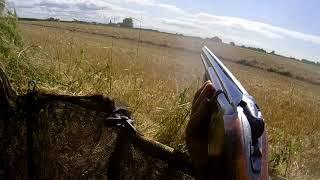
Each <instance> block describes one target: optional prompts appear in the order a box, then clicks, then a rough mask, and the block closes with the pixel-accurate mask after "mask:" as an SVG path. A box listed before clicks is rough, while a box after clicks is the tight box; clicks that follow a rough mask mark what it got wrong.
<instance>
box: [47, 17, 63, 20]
mask: <svg viewBox="0 0 320 180" xmlns="http://www.w3.org/2000/svg"><path fill="white" fill-rule="evenodd" d="M46 20H47V21H60V19H58V18H54V17H49V18H47V19H46Z"/></svg>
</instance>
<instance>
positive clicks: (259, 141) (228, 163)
mask: <svg viewBox="0 0 320 180" xmlns="http://www.w3.org/2000/svg"><path fill="white" fill-rule="evenodd" d="M201 59H202V61H203V64H204V67H205V80H206V81H207V80H210V81H211V82H212V84H213V86H214V87H215V89H216V94H215V95H214V97H213V98H212V99H211V101H210V102H211V105H212V108H211V109H212V113H211V119H210V120H211V122H210V126H209V133H208V142H209V143H208V156H209V165H208V168H209V173H211V174H209V177H215V178H217V177H219V179H268V145H267V138H266V137H267V136H266V132H265V123H264V119H263V117H262V113H261V111H260V108H259V106H258V105H257V103H256V101H255V99H254V98H253V97H252V96H251V95H249V93H248V92H247V91H246V90H245V89H244V87H243V86H242V85H241V83H240V82H239V81H238V80H237V79H236V78H235V77H234V76H233V75H232V73H231V72H230V71H229V70H228V69H227V68H226V66H225V65H224V64H223V63H222V62H221V61H220V60H219V58H217V56H215V55H214V54H213V53H212V52H211V51H210V50H209V49H208V48H207V47H206V46H205V47H203V48H202V53H201Z"/></svg>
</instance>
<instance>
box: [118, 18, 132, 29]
mask: <svg viewBox="0 0 320 180" xmlns="http://www.w3.org/2000/svg"><path fill="white" fill-rule="evenodd" d="M120 27H127V28H133V20H132V18H124V19H123V21H122V23H121V24H120Z"/></svg>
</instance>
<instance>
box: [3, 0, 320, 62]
mask: <svg viewBox="0 0 320 180" xmlns="http://www.w3.org/2000/svg"><path fill="white" fill-rule="evenodd" d="M9 5H10V6H13V7H15V8H16V10H17V13H18V16H19V17H34V18H48V17H57V18H60V19H64V20H73V19H77V20H84V21H95V22H109V21H110V20H113V21H121V20H122V19H123V18H125V17H133V18H134V24H135V26H136V27H140V26H141V27H143V28H152V29H157V30H160V31H166V32H172V33H182V34H184V35H191V36H200V37H203V38H205V37H213V36H219V37H220V38H222V39H223V41H224V42H226V43H229V42H231V41H233V42H235V43H236V44H239V45H246V46H254V47H259V48H264V49H266V50H267V51H272V50H274V51H275V52H276V53H278V54H282V55H285V56H289V57H296V58H299V59H302V58H304V59H308V60H312V61H318V62H320V20H319V19H320V10H319V7H320V1H319V0H304V1H301V0H268V1H258V0H198V1H195V0H176V1H174V0H28V1H26V0H10V1H9Z"/></svg>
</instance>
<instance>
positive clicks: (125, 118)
mask: <svg viewBox="0 0 320 180" xmlns="http://www.w3.org/2000/svg"><path fill="white" fill-rule="evenodd" d="M106 120H107V121H113V122H116V123H115V124H116V126H118V127H123V128H126V129H127V130H129V131H130V132H131V133H133V134H136V132H137V129H136V128H135V127H134V126H133V123H134V120H133V118H131V117H130V115H129V113H128V111H127V110H125V109H118V110H116V111H114V112H113V115H112V116H110V117H108V118H107V119H106Z"/></svg>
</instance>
